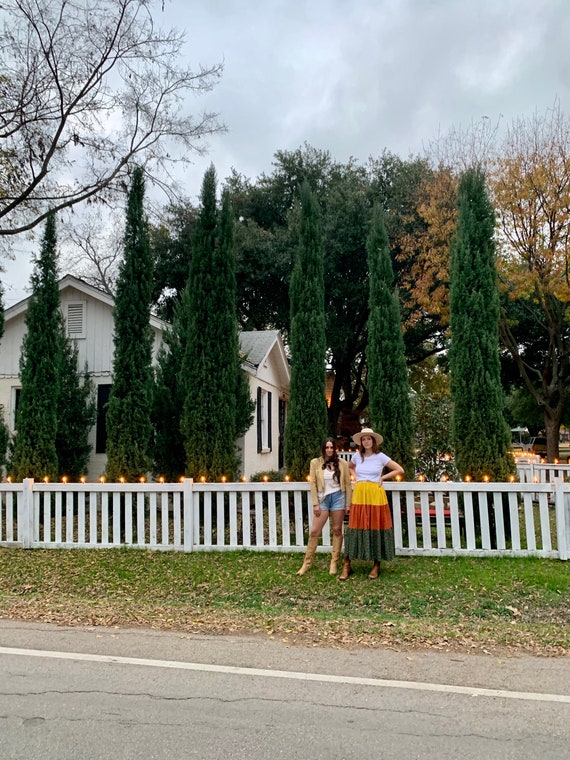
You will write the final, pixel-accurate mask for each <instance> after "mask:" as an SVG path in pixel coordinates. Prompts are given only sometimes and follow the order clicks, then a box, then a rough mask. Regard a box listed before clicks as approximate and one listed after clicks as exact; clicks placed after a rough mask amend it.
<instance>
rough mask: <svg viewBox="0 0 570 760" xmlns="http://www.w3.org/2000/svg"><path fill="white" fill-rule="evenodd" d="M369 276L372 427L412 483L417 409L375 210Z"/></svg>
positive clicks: (384, 242)
mask: <svg viewBox="0 0 570 760" xmlns="http://www.w3.org/2000/svg"><path fill="white" fill-rule="evenodd" d="M366 250H367V253H368V271H369V278H370V279H369V296H368V305H369V317H368V342H367V346H366V355H367V359H368V381H367V388H368V396H369V402H368V408H369V412H370V423H371V425H372V426H373V428H374V429H375V430H378V431H379V432H381V433H382V435H383V436H384V446H385V448H386V451H387V452H388V455H389V456H390V457H391V458H392V459H394V461H396V462H399V463H400V464H401V465H402V467H403V468H404V470H405V471H406V475H407V477H408V478H412V477H413V474H414V456H413V444H412V434H413V429H412V404H411V399H410V386H409V381H408V368H407V365H406V358H405V347H404V338H403V335H402V325H401V318H400V303H399V299H398V292H397V289H396V287H395V278H394V271H393V269H392V260H391V257H390V249H389V247H388V235H387V233H386V226H385V222H384V213H383V210H382V207H381V206H380V205H376V206H375V207H374V209H373V213H372V225H371V228H370V233H369V235H368V238H367V241H366Z"/></svg>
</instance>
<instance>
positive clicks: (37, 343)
mask: <svg viewBox="0 0 570 760" xmlns="http://www.w3.org/2000/svg"><path fill="white" fill-rule="evenodd" d="M31 285H32V295H31V296H30V299H29V303H28V310H27V313H26V327H27V332H26V334H25V336H24V340H23V342H22V353H21V355H20V377H21V383H22V388H21V391H20V399H19V403H18V409H17V411H16V435H15V437H14V440H13V444H12V456H11V461H10V465H9V468H8V469H9V472H10V474H11V475H12V476H13V477H14V479H15V480H23V479H24V478H36V479H41V478H44V477H46V476H47V477H48V478H49V479H50V480H56V479H57V476H58V459H57V448H56V437H57V427H58V426H57V409H58V398H59V391H60V366H61V312H60V309H59V288H58V285H57V236H56V225H55V214H53V213H50V214H49V215H48V217H47V219H46V225H45V231H44V236H43V239H42V244H41V250H40V255H39V257H38V258H37V259H36V261H35V263H34V270H33V272H32V277H31Z"/></svg>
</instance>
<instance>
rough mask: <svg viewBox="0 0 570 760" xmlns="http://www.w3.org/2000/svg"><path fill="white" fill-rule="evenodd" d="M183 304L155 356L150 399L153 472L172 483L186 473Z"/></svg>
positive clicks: (177, 310)
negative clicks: (182, 369)
mask: <svg viewBox="0 0 570 760" xmlns="http://www.w3.org/2000/svg"><path fill="white" fill-rule="evenodd" d="M183 314H184V304H183V303H182V301H178V302H177V303H176V305H175V306H174V317H173V322H172V327H171V329H169V330H166V331H165V333H164V334H163V336H162V340H163V345H162V346H161V347H160V350H159V352H158V356H157V362H156V370H155V380H154V398H153V428H154V446H153V456H154V459H153V472H154V475H155V477H164V478H165V479H166V480H167V481H170V482H175V481H177V480H178V478H179V477H180V476H181V475H182V474H183V473H184V472H185V470H186V453H185V450H184V438H183V436H182V431H181V429H180V420H181V414H182V409H183V408H184V383H183V382H181V367H182V360H183V358H184V351H185V346H186V340H185V321H184V319H183Z"/></svg>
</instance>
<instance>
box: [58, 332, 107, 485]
mask: <svg viewBox="0 0 570 760" xmlns="http://www.w3.org/2000/svg"><path fill="white" fill-rule="evenodd" d="M61 338H62V362H61V375H60V393H59V400H58V411H57V437H56V450H57V458H58V465H59V474H60V475H66V476H67V477H69V479H70V480H76V481H77V480H79V478H80V477H81V476H82V475H85V474H86V472H87V467H88V464H89V457H90V455H91V448H92V446H91V444H90V443H89V431H90V430H91V428H92V427H93V425H94V424H95V420H96V419H97V404H96V402H95V388H94V385H93V381H92V380H91V378H90V377H89V375H88V373H87V367H85V370H84V372H83V375H81V374H80V372H79V368H78V360H77V354H78V351H77V345H76V344H75V343H74V342H73V341H71V340H70V339H69V338H68V337H67V336H66V335H65V333H64V330H63V320H62V335H61Z"/></svg>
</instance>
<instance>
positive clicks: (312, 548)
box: [297, 538, 319, 575]
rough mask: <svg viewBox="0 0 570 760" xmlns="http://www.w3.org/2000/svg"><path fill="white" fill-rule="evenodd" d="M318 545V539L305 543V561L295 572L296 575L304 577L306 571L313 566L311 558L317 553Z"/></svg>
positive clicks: (310, 539) (311, 539)
mask: <svg viewBox="0 0 570 760" xmlns="http://www.w3.org/2000/svg"><path fill="white" fill-rule="evenodd" d="M318 543H319V539H318V538H309V541H308V543H307V551H306V552H305V559H304V560H303V565H302V566H301V569H300V570H297V575H305V573H306V572H307V570H310V569H311V567H312V566H313V557H314V556H315V552H316V551H317V544H318Z"/></svg>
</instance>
